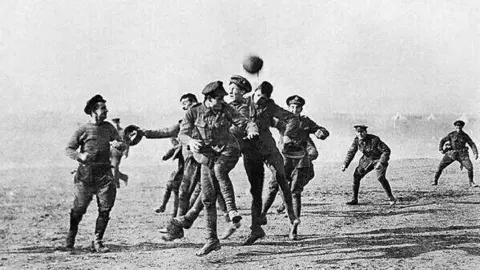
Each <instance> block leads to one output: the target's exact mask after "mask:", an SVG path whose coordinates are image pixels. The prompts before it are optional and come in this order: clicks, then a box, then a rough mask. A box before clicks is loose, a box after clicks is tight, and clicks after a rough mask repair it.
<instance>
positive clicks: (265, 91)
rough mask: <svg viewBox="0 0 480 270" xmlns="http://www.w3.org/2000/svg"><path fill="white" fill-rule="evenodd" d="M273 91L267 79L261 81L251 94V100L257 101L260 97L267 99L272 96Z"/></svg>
mask: <svg viewBox="0 0 480 270" xmlns="http://www.w3.org/2000/svg"><path fill="white" fill-rule="evenodd" d="M272 92H273V85H272V84H271V83H269V82H267V81H264V82H262V83H261V84H260V85H259V86H258V87H257V89H255V93H254V95H253V101H254V102H255V103H258V101H260V100H262V99H268V98H270V97H271V96H272Z"/></svg>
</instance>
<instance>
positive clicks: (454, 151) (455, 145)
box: [432, 120, 478, 187]
mask: <svg viewBox="0 0 480 270" xmlns="http://www.w3.org/2000/svg"><path fill="white" fill-rule="evenodd" d="M453 125H454V126H455V131H452V132H450V133H449V134H448V135H447V136H446V137H445V138H443V139H442V140H440V145H439V150H440V152H441V153H442V154H444V156H443V158H442V160H441V161H440V164H439V165H438V169H437V172H436V173H435V178H434V179H433V182H432V185H433V186H436V185H438V179H439V178H440V175H441V174H442V171H443V169H445V168H446V167H447V166H448V165H450V164H452V163H453V162H454V161H458V162H459V163H460V165H461V166H463V167H465V168H466V169H467V171H468V180H469V184H470V187H478V185H476V184H475V182H474V181H473V164H472V161H471V160H470V156H469V154H468V147H467V146H466V144H468V145H469V146H470V147H471V148H472V152H473V155H474V156H475V160H477V159H478V150H477V146H476V145H475V143H474V142H473V141H472V139H471V138H470V136H468V134H467V133H465V132H464V131H463V127H464V126H465V122H463V121H462V120H457V121H455V122H454V123H453Z"/></svg>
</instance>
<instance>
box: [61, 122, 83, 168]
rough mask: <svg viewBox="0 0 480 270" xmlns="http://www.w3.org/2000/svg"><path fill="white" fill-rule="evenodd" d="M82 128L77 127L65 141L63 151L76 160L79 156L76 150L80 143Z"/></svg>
mask: <svg viewBox="0 0 480 270" xmlns="http://www.w3.org/2000/svg"><path fill="white" fill-rule="evenodd" d="M83 133H84V132H83V128H81V127H80V128H78V129H77V130H76V131H75V132H74V133H73V135H72V137H70V140H69V141H68V142H67V147H66V148H65V153H66V155H67V157H69V158H71V159H73V160H76V161H78V160H79V158H78V156H79V152H78V151H77V149H78V148H79V147H80V145H81V144H82V142H81V140H80V138H81V136H82V134H83Z"/></svg>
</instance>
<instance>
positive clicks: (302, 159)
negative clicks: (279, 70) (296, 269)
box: [262, 95, 330, 239]
mask: <svg viewBox="0 0 480 270" xmlns="http://www.w3.org/2000/svg"><path fill="white" fill-rule="evenodd" d="M286 103H287V106H288V109H289V111H290V112H292V113H293V114H295V115H296V116H298V117H299V119H300V125H299V128H298V130H297V134H296V136H295V137H293V138H292V140H293V142H294V143H293V144H291V145H286V144H285V143H284V142H283V141H282V140H280V141H279V145H280V148H281V149H282V153H283V157H284V162H285V163H284V164H285V173H286V177H287V180H288V181H289V183H290V189H291V191H292V196H293V210H294V211H295V215H296V216H297V217H298V218H300V213H301V208H302V191H303V189H304V187H305V186H306V185H307V184H308V182H309V181H310V180H311V179H312V178H313V174H312V172H311V171H310V166H312V159H313V158H316V156H318V152H316V151H315V153H314V151H313V150H312V149H308V141H309V139H310V134H315V136H316V137H317V138H318V139H321V140H325V139H326V138H327V137H328V136H329V135H330V133H329V132H328V130H327V129H326V128H324V127H321V126H319V125H317V124H316V123H315V122H314V121H312V120H311V119H310V118H309V117H307V116H306V115H300V113H301V112H302V111H303V106H304V105H305V99H303V98H302V97H300V96H297V95H294V96H291V97H289V98H287V100H286ZM277 122H278V124H277V125H276V127H277V128H278V129H279V131H280V134H281V135H283V134H284V132H285V123H284V122H281V121H277ZM290 150H295V151H296V152H297V153H298V154H299V155H298V156H297V155H295V154H294V153H290ZM308 150H310V155H309V154H308V152H307V151H308ZM315 154H316V156H315ZM312 155H313V156H312ZM310 158H312V159H310ZM277 192H278V183H277V181H276V180H275V179H274V178H272V181H271V182H270V185H269V193H268V196H267V199H266V200H265V204H264V206H263V210H262V217H263V218H264V219H265V220H266V215H267V213H268V210H269V209H270V207H271V205H272V204H273V202H274V200H275V197H276V195H277ZM296 237H297V231H296V230H294V232H293V238H294V239H296Z"/></svg>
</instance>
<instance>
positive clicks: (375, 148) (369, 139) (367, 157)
mask: <svg viewBox="0 0 480 270" xmlns="http://www.w3.org/2000/svg"><path fill="white" fill-rule="evenodd" d="M354 128H355V130H356V131H357V136H356V137H355V139H354V140H353V143H352V146H350V149H349V150H348V152H347V157H346V158H345V162H344V163H343V166H342V171H345V169H346V168H348V165H350V162H352V160H353V158H354V157H355V154H356V153H357V151H360V152H362V153H363V156H362V157H361V158H360V161H359V164H358V166H357V168H356V169H355V172H354V173H353V197H352V200H351V201H349V202H347V204H348V205H357V204H358V191H359V190H360V180H361V179H362V178H363V177H364V176H365V175H367V174H368V173H369V172H370V171H372V170H375V172H376V173H377V180H378V182H380V184H382V187H383V189H384V190H385V192H386V193H387V195H388V198H389V199H390V205H395V204H396V202H397V200H396V199H395V197H393V194H392V190H391V188H390V184H389V183H388V180H387V178H385V174H386V172H387V167H388V160H389V159H390V148H389V147H388V146H387V145H386V144H385V143H384V142H382V141H381V140H380V138H379V137H377V136H375V135H373V134H368V133H367V126H364V125H356V126H354Z"/></svg>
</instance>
